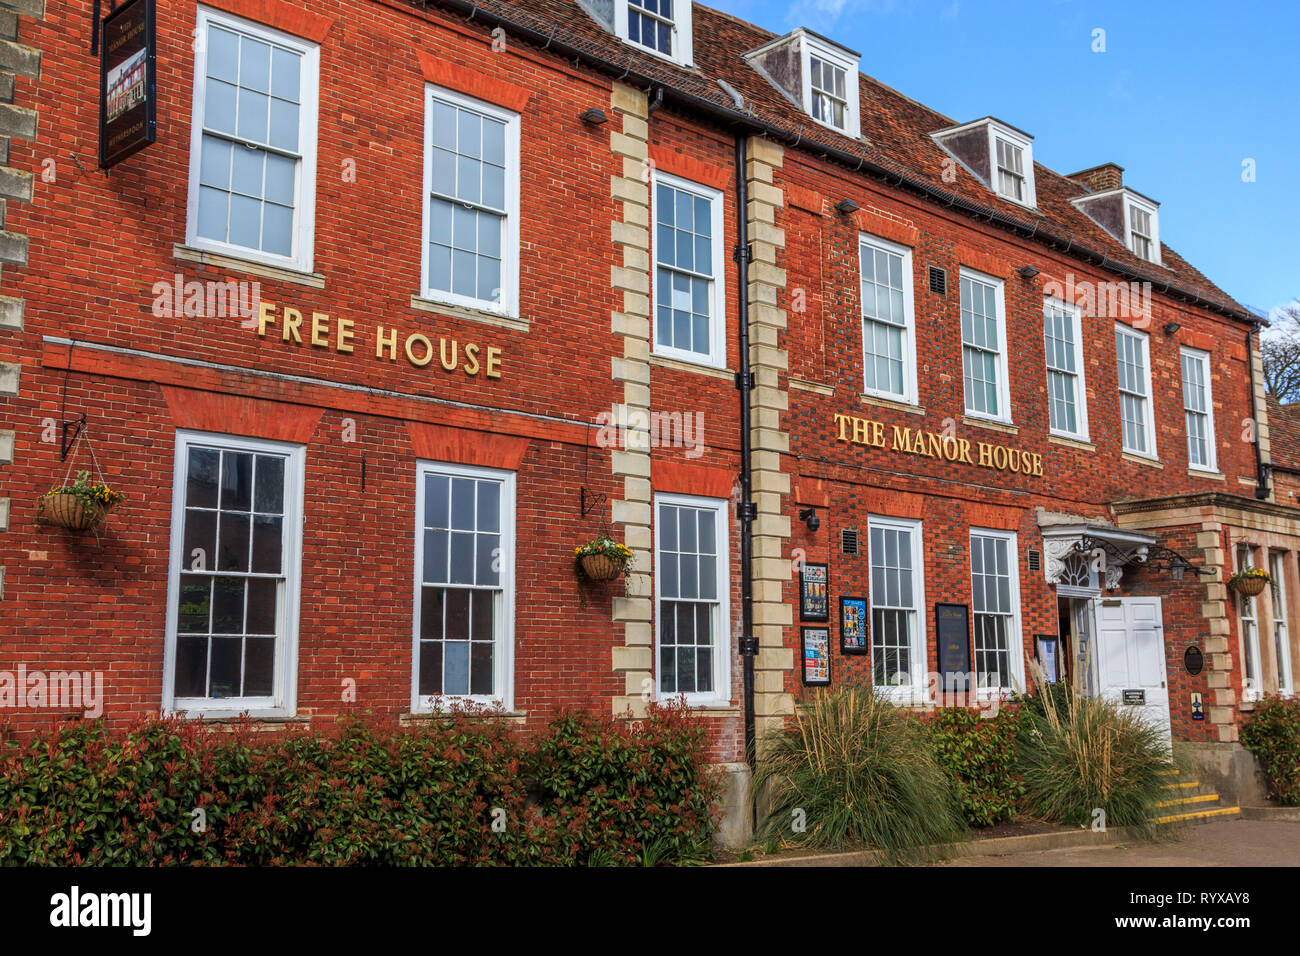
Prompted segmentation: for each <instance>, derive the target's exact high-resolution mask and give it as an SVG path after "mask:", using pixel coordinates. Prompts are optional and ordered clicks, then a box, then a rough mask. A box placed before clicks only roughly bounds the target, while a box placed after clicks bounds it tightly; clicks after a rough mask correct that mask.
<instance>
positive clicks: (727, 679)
mask: <svg viewBox="0 0 1300 956" xmlns="http://www.w3.org/2000/svg"><path fill="white" fill-rule="evenodd" d="M661 504H664V505H669V506H670V507H672V506H677V507H684V508H696V509H699V510H708V511H712V512H714V514H715V515H716V520H717V524H716V526H715V529H714V534H715V539H714V540H715V543H716V545H717V548H718V566H717V571H716V574H717V582H718V621H717V622H716V624H717V631H716V632H715V638H716V640H715V641H714V646H713V676H714V682H713V684H714V687H713V690H712V691H708V692H700V691H696V692H693V693H665V692H664V691H662V690H661V689H660V687H659V680H660V678H661V676H662V670H661V668H660V664H659V650H660V644H659V606H660V604H661V602H662V600H663V598H662V595H661V594H660V590H659V584H660V581H661V580H662V576H661V575H660V573H659V563H660V562H659V550H660V549H659V541H660V537H659V536H660V527H659V506H660V505H661ZM729 506H730V501H729V500H728V499H725V498H701V497H698V496H695V495H679V494H668V493H656V494H655V495H654V500H653V502H652V503H651V507H652V508H653V514H654V622H653V629H654V660H653V661H652V667H653V672H654V697H655V699H656V700H664V701H676V700H684V701H685V703H686V706H688V707H702V708H708V707H730V706H731V570H730V567H731V527H730V525H729V523H728V517H729V514H730V507H729ZM668 600H674V599H673V598H669V599H668Z"/></svg>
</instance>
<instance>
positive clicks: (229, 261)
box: [172, 242, 325, 289]
mask: <svg viewBox="0 0 1300 956" xmlns="http://www.w3.org/2000/svg"><path fill="white" fill-rule="evenodd" d="M172 258H173V259H180V260H181V261H182V262H193V263H195V264H197V265H201V266H211V267H213V268H215V269H234V270H236V271H238V272H245V273H247V274H248V275H251V276H258V277H259V278H262V279H273V280H275V281H277V282H292V283H293V284H295V285H305V286H307V287H308V288H311V289H323V288H325V277H324V276H323V275H321V274H320V273H319V272H303V271H300V270H298V269H285V268H282V267H280V266H271V265H267V264H266V263H265V262H258V261H257V260H255V259H244V258H241V257H239V256H233V255H229V254H227V253H222V252H212V251H210V250H208V249H195V248H194V247H193V246H186V245H182V244H181V243H179V242H178V243H176V244H175V245H173V246H172Z"/></svg>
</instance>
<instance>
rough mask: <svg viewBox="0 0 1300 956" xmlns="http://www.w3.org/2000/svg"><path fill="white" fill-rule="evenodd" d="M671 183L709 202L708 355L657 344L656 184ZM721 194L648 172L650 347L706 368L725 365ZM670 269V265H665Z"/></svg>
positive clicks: (722, 203) (725, 309) (658, 172)
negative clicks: (710, 256)
mask: <svg viewBox="0 0 1300 956" xmlns="http://www.w3.org/2000/svg"><path fill="white" fill-rule="evenodd" d="M660 183H663V184H664V185H665V186H671V187H672V188H673V189H680V190H681V191H682V192H686V193H690V194H691V195H693V196H697V197H699V198H701V199H704V200H706V201H707V202H708V203H709V211H710V216H711V225H710V227H709V228H710V231H711V232H712V234H713V241H712V243H711V245H712V253H713V295H712V296H710V300H709V308H710V309H711V310H712V314H711V315H710V316H709V354H708V355H702V354H701V353H699V352H692V351H689V350H687V349H679V348H674V347H672V346H667V345H661V344H660V343H659V309H658V299H657V297H658V294H659V237H658V234H657V233H658V221H659V206H658V203H659V189H658V187H659V184H660ZM724 199H725V197H724V196H723V193H722V191H721V190H719V189H714V188H713V187H712V186H705V185H703V184H701V183H697V182H692V181H691V180H689V179H683V178H682V177H680V176H674V175H672V174H671V173H665V172H662V171H661V170H659V169H655V170H653V171H652V172H651V175H650V236H651V238H650V330H651V340H652V342H651V347H652V350H653V352H654V354H655V355H662V356H664V357H665V358H671V359H676V360H678V361H680V362H690V363H691V364H692V365H703V366H706V367H708V368H726V366H727V279H726V276H727V270H726V256H725V254H724V252H723V246H725V245H726V235H725V233H724V232H723V230H724V228H725V227H724V223H723V206H724V204H725V203H724ZM667 268H671V267H667Z"/></svg>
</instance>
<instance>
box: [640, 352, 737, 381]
mask: <svg viewBox="0 0 1300 956" xmlns="http://www.w3.org/2000/svg"><path fill="white" fill-rule="evenodd" d="M650 364H651V365H657V366H658V367H659V368H674V369H677V371H679V372H694V373H695V374H696V375H707V376H708V377H709V378H717V379H721V380H723V381H726V382H734V381H735V380H736V373H735V372H733V371H732V370H731V369H728V368H718V367H716V366H713V365H701V364H697V363H695V362H687V361H685V360H684V359H677V358H669V357H668V356H666V355H651V356H650Z"/></svg>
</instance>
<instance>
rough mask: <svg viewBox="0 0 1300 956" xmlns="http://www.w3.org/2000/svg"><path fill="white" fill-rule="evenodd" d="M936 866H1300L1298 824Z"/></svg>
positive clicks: (1233, 824)
mask: <svg viewBox="0 0 1300 956" xmlns="http://www.w3.org/2000/svg"><path fill="white" fill-rule="evenodd" d="M935 865H936V866H1031V867H1032V866H1181V867H1189V866H1195V867H1205V866H1300V823H1293V822H1288V821H1278V820H1224V821H1222V822H1214V823H1205V824H1201V825H1199V826H1186V827H1182V828H1179V829H1178V830H1176V831H1173V832H1171V833H1168V834H1167V835H1165V836H1163V837H1162V838H1161V839H1160V840H1158V841H1157V842H1155V843H1145V842H1143V841H1141V840H1128V841H1120V842H1114V843H1106V844H1101V845H1098V846H1093V847H1090V846H1077V847H1064V848H1061V849H1055V850H1033V851H1018V852H1010V853H995V854H979V853H975V854H971V855H968V856H960V857H957V858H955V859H951V860H946V861H943V862H941V863H937V864H935Z"/></svg>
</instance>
